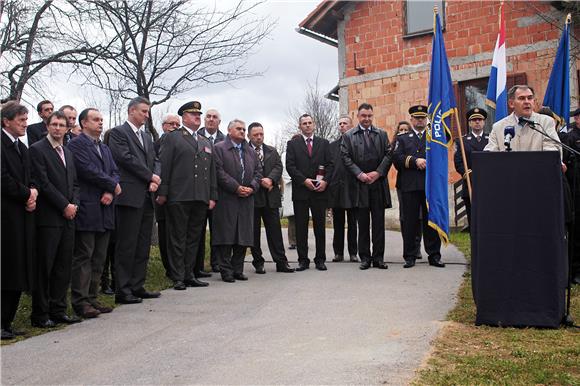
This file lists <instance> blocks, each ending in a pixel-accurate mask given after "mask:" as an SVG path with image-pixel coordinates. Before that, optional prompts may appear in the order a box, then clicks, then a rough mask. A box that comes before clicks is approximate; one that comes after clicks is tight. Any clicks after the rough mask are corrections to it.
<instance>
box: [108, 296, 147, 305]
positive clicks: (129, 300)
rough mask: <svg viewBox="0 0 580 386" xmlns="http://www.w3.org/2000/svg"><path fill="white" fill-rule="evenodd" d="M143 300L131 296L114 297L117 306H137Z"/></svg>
mask: <svg viewBox="0 0 580 386" xmlns="http://www.w3.org/2000/svg"><path fill="white" fill-rule="evenodd" d="M142 302H143V299H141V298H138V297H137V296H133V295H117V296H115V303H119V304H137V303H142Z"/></svg>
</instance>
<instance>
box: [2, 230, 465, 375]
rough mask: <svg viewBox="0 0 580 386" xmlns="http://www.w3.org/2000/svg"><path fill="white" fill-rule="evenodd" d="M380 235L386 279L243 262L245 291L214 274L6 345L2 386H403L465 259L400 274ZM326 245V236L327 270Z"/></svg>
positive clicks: (348, 268)
mask: <svg viewBox="0 0 580 386" xmlns="http://www.w3.org/2000/svg"><path fill="white" fill-rule="evenodd" d="M284 233H286V232H284ZM386 235H387V242H386V245H387V252H386V259H385V260H386V261H387V262H389V269H388V270H379V269H369V270H367V271H360V270H359V269H358V264H355V263H350V262H343V263H332V262H327V266H328V271H325V272H320V271H317V270H315V269H313V268H314V264H312V265H311V269H309V270H307V271H304V272H296V273H291V274H287V273H276V272H275V265H274V264H272V263H267V264H266V270H267V274H265V275H257V274H255V273H254V270H253V267H252V266H251V264H250V261H251V257H248V258H246V261H247V263H246V266H245V272H246V274H247V275H248V276H249V280H248V281H246V282H239V281H238V282H236V283H233V284H229V283H224V282H222V281H221V280H220V279H219V275H215V274H214V276H213V277H212V278H209V279H207V281H208V282H209V283H210V286H209V287H206V288H188V289H187V290H186V291H175V290H172V289H170V290H166V291H164V292H163V293H162V296H161V298H159V299H153V300H145V301H144V302H143V304H138V305H124V306H121V307H118V308H116V309H115V310H114V311H113V312H112V313H111V314H106V315H101V316H100V317H98V318H96V319H92V320H86V321H84V322H82V323H79V324H76V325H72V326H69V327H67V328H65V329H62V330H59V331H53V332H50V333H47V334H44V335H41V336H36V337H32V338H30V339H27V340H24V341H22V342H18V343H15V344H12V345H8V346H3V347H2V348H1V355H2V378H1V380H2V384H27V385H29V384H252V385H254V384H396V385H398V384H407V383H408V382H409V381H410V380H411V379H412V378H413V376H414V372H415V370H416V369H417V368H418V367H419V366H420V365H421V363H422V362H423V361H424V359H425V358H426V357H427V356H428V354H429V350H430V342H431V341H432V340H433V338H434V337H435V336H436V335H437V332H438V331H439V329H440V328H441V325H442V323H441V321H443V320H444V318H445V315H446V314H447V312H448V310H449V309H450V308H451V307H452V306H453V305H454V304H455V300H456V293H457V289H458V287H459V284H460V282H461V280H462V274H463V273H464V272H465V260H464V257H463V255H462V254H461V253H460V252H459V251H458V250H457V249H456V248H455V247H454V246H448V247H447V248H443V249H442V254H443V261H444V262H446V263H448V264H447V267H445V268H443V269H441V268H435V267H430V266H429V265H428V264H426V262H425V259H424V260H423V262H421V263H419V264H417V266H415V267H414V268H412V269H403V264H402V262H403V261H402V257H401V255H402V240H401V234H400V233H398V232H386ZM284 236H285V237H286V235H284ZM312 237H313V236H312ZM331 242H332V235H331V232H330V231H329V232H328V233H327V248H326V251H327V257H328V260H329V261H330V260H332V257H333V253H332V244H331ZM262 243H263V246H266V242H265V237H264V235H263V237H262ZM311 243H313V240H312V241H311ZM286 245H287V244H286ZM267 249H268V248H267V247H265V248H264V250H265V251H267ZM310 251H311V253H313V251H314V246H313V245H311V246H310ZM287 252H288V258H289V259H290V260H291V261H293V262H295V261H296V259H297V255H296V251H287ZM423 253H424V252H423ZM292 265H293V266H295V265H296V264H292Z"/></svg>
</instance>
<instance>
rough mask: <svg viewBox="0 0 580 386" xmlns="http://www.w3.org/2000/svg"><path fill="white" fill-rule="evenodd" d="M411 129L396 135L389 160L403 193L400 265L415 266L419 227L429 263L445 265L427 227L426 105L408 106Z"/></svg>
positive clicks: (436, 239) (432, 231)
mask: <svg viewBox="0 0 580 386" xmlns="http://www.w3.org/2000/svg"><path fill="white" fill-rule="evenodd" d="M409 114H411V125H412V126H413V127H412V128H411V131H410V132H409V133H408V134H404V135H400V136H399V137H398V140H397V143H396V145H395V151H394V153H393V160H394V162H395V165H396V166H397V170H398V171H399V174H398V175H397V185H398V187H399V188H400V189H401V194H402V196H403V200H402V201H403V214H404V217H405V221H404V224H403V229H402V233H403V258H404V259H405V265H404V266H403V267H404V268H411V267H413V266H415V259H416V258H417V256H416V253H417V228H418V226H419V223H421V225H422V227H423V244H424V246H425V251H427V254H428V255H429V265H432V266H434V267H439V268H442V267H445V264H443V263H442V262H441V240H440V239H439V235H438V234H437V231H436V230H435V229H433V228H431V227H430V226H429V216H428V212H427V201H426V199H425V168H426V167H427V160H426V155H425V141H426V133H425V131H426V130H425V129H426V128H427V106H423V105H417V106H412V107H411V108H409Z"/></svg>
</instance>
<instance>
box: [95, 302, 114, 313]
mask: <svg viewBox="0 0 580 386" xmlns="http://www.w3.org/2000/svg"><path fill="white" fill-rule="evenodd" d="M91 306H93V308H94V309H96V310H97V311H99V312H100V313H101V314H109V313H111V312H113V308H112V307H109V306H105V305H104V304H101V303H99V302H94V303H92V304H91Z"/></svg>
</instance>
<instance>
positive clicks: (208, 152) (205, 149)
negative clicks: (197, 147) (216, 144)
mask: <svg viewBox="0 0 580 386" xmlns="http://www.w3.org/2000/svg"><path fill="white" fill-rule="evenodd" d="M203 151H205V152H206V153H207V154H211V148H210V147H207V146H205V147H204V148H203Z"/></svg>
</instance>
